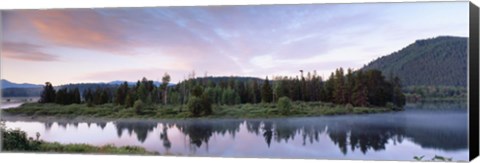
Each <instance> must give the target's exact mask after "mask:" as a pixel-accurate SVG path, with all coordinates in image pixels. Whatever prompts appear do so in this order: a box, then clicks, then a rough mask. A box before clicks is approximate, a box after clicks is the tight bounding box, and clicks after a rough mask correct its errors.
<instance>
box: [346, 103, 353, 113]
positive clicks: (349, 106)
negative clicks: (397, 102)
mask: <svg viewBox="0 0 480 163" xmlns="http://www.w3.org/2000/svg"><path fill="white" fill-rule="evenodd" d="M345 107H346V108H347V111H348V112H353V105H352V104H350V103H348V104H347V105H345Z"/></svg>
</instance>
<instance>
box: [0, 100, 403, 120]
mask: <svg viewBox="0 0 480 163" xmlns="http://www.w3.org/2000/svg"><path fill="white" fill-rule="evenodd" d="M390 111H395V109H393V108H386V107H353V106H351V105H335V104H331V103H323V102H292V109H291V111H290V112H289V113H288V114H283V113H282V112H281V111H280V110H279V109H278V108H277V106H276V105H275V104H270V103H268V104H267V103H259V104H240V105H213V113H212V114H211V115H208V116H201V117H193V116H192V114H191V113H190V112H189V111H188V109H187V108H186V106H185V105H184V106H181V105H149V106H145V107H144V108H143V109H142V112H141V113H136V112H135V110H134V109H133V108H123V107H122V106H116V105H113V104H104V105H97V106H92V107H88V106H87V105H86V104H72V105H59V104H40V103H25V104H23V105H21V106H20V107H18V108H12V109H5V110H2V112H3V114H5V115H11V116H28V117H32V118H35V117H64V118H82V117H89V118H108V119H130V118H133V119H189V118H282V117H312V116H328V115H344V114H367V113H381V112H390Z"/></svg>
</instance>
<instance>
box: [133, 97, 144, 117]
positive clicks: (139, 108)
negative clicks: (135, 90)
mask: <svg viewBox="0 0 480 163" xmlns="http://www.w3.org/2000/svg"><path fill="white" fill-rule="evenodd" d="M133 109H135V113H137V114H141V113H142V110H143V109H144V104H143V102H142V100H140V99H139V100H137V101H135V103H134V104H133Z"/></svg>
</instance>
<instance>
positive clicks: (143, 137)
mask: <svg viewBox="0 0 480 163" xmlns="http://www.w3.org/2000/svg"><path fill="white" fill-rule="evenodd" d="M405 109H406V110H405V111H402V112H391V113H381V114H368V115H341V116H323V117H306V118H278V119H248V120H244V119H198V120H193V119H192V120H162V121H147V120H116V121H106V120H94V121H68V120H48V121H40V120H27V119H18V118H13V117H2V119H4V120H6V125H7V127H9V128H20V129H22V130H24V131H26V132H27V134H28V136H30V137H35V133H36V132H39V133H40V135H41V136H40V139H42V140H45V141H50V142H60V143H87V144H92V145H105V144H114V145H117V146H123V145H136V146H141V147H144V148H146V149H147V150H149V151H157V152H159V153H161V154H175V155H193V156H225V157H262V158H265V157H266V158H316V159H367V160H413V157H414V156H422V155H425V156H426V158H428V157H430V158H431V157H433V156H434V155H441V156H445V157H452V158H453V159H454V160H467V159H468V142H467V138H468V137H467V135H468V128H467V117H468V115H467V106H466V104H465V103H434V104H432V103H425V104H408V105H407V106H406V108H405Z"/></svg>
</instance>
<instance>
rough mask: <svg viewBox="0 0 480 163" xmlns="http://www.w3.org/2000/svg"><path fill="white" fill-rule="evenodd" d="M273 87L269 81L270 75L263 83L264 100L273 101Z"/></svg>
mask: <svg viewBox="0 0 480 163" xmlns="http://www.w3.org/2000/svg"><path fill="white" fill-rule="evenodd" d="M272 97H273V96H272V87H271V86H270V82H269V81H268V77H266V79H265V82H264V83H263V85H262V102H267V103H270V102H272Z"/></svg>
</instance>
